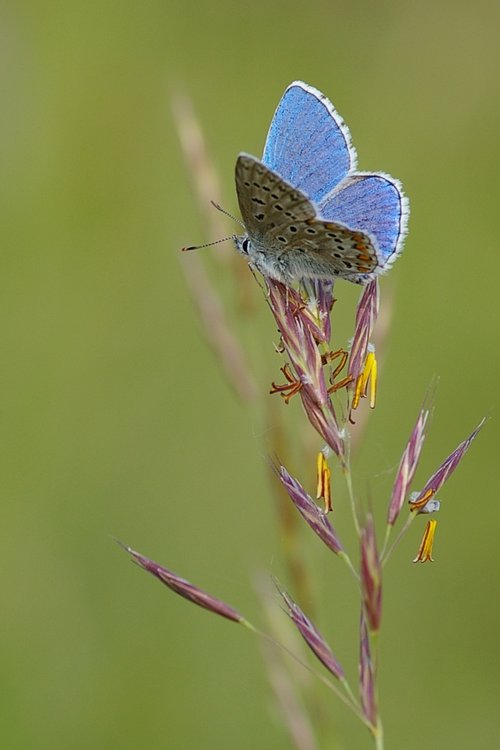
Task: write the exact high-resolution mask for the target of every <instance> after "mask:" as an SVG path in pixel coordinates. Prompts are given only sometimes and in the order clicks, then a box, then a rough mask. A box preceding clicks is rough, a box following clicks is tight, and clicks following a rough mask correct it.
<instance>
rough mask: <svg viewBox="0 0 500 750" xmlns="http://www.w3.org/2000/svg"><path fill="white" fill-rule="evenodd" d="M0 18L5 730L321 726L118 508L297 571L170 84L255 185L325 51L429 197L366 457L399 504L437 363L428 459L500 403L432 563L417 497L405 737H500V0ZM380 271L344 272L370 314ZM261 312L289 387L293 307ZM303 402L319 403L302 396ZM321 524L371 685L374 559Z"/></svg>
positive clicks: (335, 714)
mask: <svg viewBox="0 0 500 750" xmlns="http://www.w3.org/2000/svg"><path fill="white" fill-rule="evenodd" d="M0 22H1V28H0V33H1V44H0V56H1V65H0V78H1V84H2V85H1V87H2V96H1V97H0V106H1V107H2V110H3V111H2V116H1V121H0V129H1V130H0V161H1V164H2V179H1V183H0V190H1V201H2V207H1V215H2V228H3V241H2V248H3V251H2V273H1V276H0V284H1V293H0V309H1V320H2V329H3V334H2V383H3V388H2V391H3V398H2V400H1V403H2V407H1V408H2V422H3V428H2V436H3V438H2V442H3V445H2V451H1V456H2V459H1V460H2V466H1V476H2V487H3V500H2V520H1V528H2V545H1V554H2V564H1V571H2V573H1V575H2V592H3V597H2V598H3V602H4V604H3V612H2V617H1V625H0V627H1V639H0V641H1V642H0V649H1V669H0V674H1V683H2V696H3V699H2V701H1V702H0V727H1V729H0V734H1V736H2V746H3V747H5V748H9V750H18V749H19V750H20V749H22V750H25V749H26V750H27V749H28V748H30V749H31V748H33V747H37V748H38V749H39V750H44V749H45V748H50V749H51V750H53V749H54V748H63V747H64V748H65V747H71V748H76V749H78V748H90V747H92V748H106V749H108V748H110V749H112V748H121V750H127V749H131V748H137V747H139V748H145V747H148V748H151V749H154V748H158V749H159V748H175V749H176V750H177V749H178V750H183V749H184V748H192V747H205V748H220V749H221V750H223V749H224V748H232V747H235V746H237V747H238V748H239V749H240V750H250V749H253V748H256V747H258V748H276V750H278V749H279V748H288V747H290V746H291V745H290V741H289V739H288V736H287V734H286V731H285V730H284V729H283V727H282V724H281V722H280V718H279V714H278V712H277V711H276V709H275V708H274V704H273V699H272V697H271V693H270V690H269V687H268V684H267V680H266V677H265V673H264V669H263V667H262V665H261V662H260V658H259V648H258V645H257V643H256V642H255V641H254V640H252V638H251V637H249V636H248V635H247V634H246V633H245V632H244V631H241V630H240V629H239V628H237V627H235V626H234V625H232V624H230V623H227V622H223V621H219V620H218V619H217V618H215V617H212V616H210V615H209V614H208V613H205V612H202V611H201V610H199V609H195V608H193V607H190V606H189V605H188V604H187V603H186V602H184V601H182V600H180V599H176V598H175V597H174V596H173V595H171V594H170V593H169V592H168V591H167V590H166V589H162V588H161V587H160V586H159V584H158V583H157V582H155V581H153V580H152V579H150V578H148V577H147V576H146V575H145V574H144V573H143V572H142V571H140V570H138V569H136V568H134V567H133V566H132V565H130V563H129V562H128V560H127V558H126V556H125V555H124V554H123V552H122V551H120V550H119V548H118V547H116V546H115V545H114V543H113V541H112V536H116V537H119V538H120V539H122V540H123V541H125V542H126V543H128V544H130V545H132V546H134V547H135V548H136V549H138V550H140V551H141V552H143V553H145V554H148V555H150V556H151V557H152V558H153V559H156V560H158V561H161V562H163V563H165V564H166V565H168V566H170V567H171V568H173V569H174V570H176V571H178V572H179V573H181V574H182V575H184V576H186V577H187V578H190V579H191V580H193V581H195V582H197V583H198V584H199V585H202V586H204V587H206V588H207V589H208V590H209V591H211V592H213V593H214V594H216V595H219V596H221V597H222V598H224V599H226V600H227V601H229V602H230V603H232V604H233V605H234V606H236V607H238V608H239V609H240V610H242V611H243V612H244V613H246V614H247V615H248V616H249V617H250V618H251V619H253V620H256V621H257V622H259V621H261V615H260V606H259V604H258V602H257V600H256V598H255V594H254V592H253V584H252V579H253V577H254V575H255V573H256V572H257V571H260V570H265V571H272V572H273V573H274V574H277V575H285V574H284V572H283V566H282V562H281V560H282V551H281V539H280V536H281V532H280V531H279V528H278V525H277V523H276V514H275V512H274V508H273V501H272V498H271V495H270V492H269V488H268V483H267V478H266V462H265V456H266V441H267V440H268V439H269V435H268V434H267V433H266V430H267V428H266V425H265V422H264V420H263V417H262V415H261V414H260V413H259V410H258V409H252V408H247V407H243V406H242V405H241V404H240V403H239V402H238V401H237V400H236V399H235V397H234V395H233V393H232V391H231V389H230V388H229V387H228V385H227V383H226V381H225V380H224V378H223V377H222V375H221V371H220V367H219V363H218V362H217V360H216V358H214V356H213V355H212V353H211V351H210V350H209V347H208V346H207V343H206V341H205V338H204V335H203V332H202V330H201V328H200V326H199V323H198V320H197V315H196V312H195V309H194V305H193V301H192V299H191V298H190V296H189V294H188V293H187V291H186V285H185V281H184V278H183V273H182V268H181V263H180V260H181V257H180V255H179V253H178V248H179V247H180V246H182V245H183V244H186V243H188V244H189V243H193V242H202V241H204V240H206V239H208V237H207V228H206V226H205V223H204V221H203V220H202V219H201V218H200V215H199V213H198V210H197V204H196V200H195V199H194V196H193V193H192V190H191V185H190V179H189V177H188V175H187V173H186V169H185V165H184V162H183V158H182V154H181V150H180V146H179V142H178V138H177V135H176V131H175V127H174V123H173V120H172V115H171V108H170V96H171V92H172V90H173V89H174V88H176V89H177V90H178V89H181V90H185V91H186V92H188V93H189V94H190V96H191V97H192V99H193V102H194V105H195V108H196V111H197V114H198V116H199V118H200V121H201V123H202V124H203V128H204V132H205V135H206V138H207V142H208V146H209V148H210V152H211V154H212V156H213V158H214V161H215V163H216V164H217V167H218V171H219V175H220V177H221V180H222V184H223V190H224V196H225V197H224V200H225V207H226V208H227V209H228V210H231V211H233V212H236V211H237V208H236V200H235V196H234V189H233V184H232V180H233V177H232V175H233V165H234V161H235V157H236V155H237V153H238V152H239V151H240V150H245V151H249V152H251V153H255V154H257V155H258V154H260V152H261V149H262V146H263V143H264V139H265V135H266V132H267V127H268V125H269V122H270V119H271V116H272V113H273V111H274V108H275V106H276V105H277V103H278V100H279V98H280V96H281V94H282V92H283V90H284V89H285V87H286V85H287V84H288V83H290V82H291V81H292V80H294V79H296V78H300V79H303V80H305V81H307V82H308V83H310V84H312V85H314V86H317V87H318V88H320V89H321V90H322V91H324V92H325V93H326V94H327V95H328V96H329V97H330V98H331V99H332V101H333V102H334V103H335V105H336V106H337V108H338V109H339V111H340V112H341V113H342V115H343V117H344V118H345V119H346V121H347V123H348V124H349V126H350V129H351V132H352V134H353V138H354V142H355V144H356V147H357V149H358V153H359V157H360V159H359V163H360V168H361V169H364V170H369V169H375V170H376V169H381V170H385V171H387V172H389V173H392V174H394V175H396V176H397V177H399V178H400V179H401V180H402V181H403V184H404V186H405V189H406V192H407V193H408V195H409V196H410V199H411V206H412V217H411V223H410V235H409V239H408V241H407V245H406V251H405V253H404V254H403V256H402V257H401V259H400V260H399V261H398V262H397V264H396V266H395V267H394V270H393V271H392V273H391V275H390V277H389V278H387V279H384V280H383V281H382V294H383V295H384V296H385V297H387V298H389V297H391V298H392V304H393V312H394V315H393V323H392V331H391V334H390V339H389V344H388V347H387V352H386V359H385V366H384V373H383V377H382V382H381V386H380V393H379V404H378V407H377V410H376V411H375V413H374V414H373V415H371V420H370V427H369V429H368V432H367V434H366V441H365V443H364V445H363V449H362V451H361V453H360V456H359V461H358V467H357V474H356V477H357V487H358V489H359V491H360V492H362V493H363V494H370V495H371V496H372V499H373V503H374V505H375V509H376V513H377V517H378V518H379V519H382V518H383V515H384V508H385V504H386V499H387V495H388V493H389V492H390V488H391V484H392V478H393V472H394V469H395V467H396V466H397V462H398V460H399V457H400V454H401V452H402V450H403V447H404V444H405V441H406V439H407V437H408V434H409V431H410V429H411V427H412V425H413V423H414V420H415V417H416V414H417V411H418V408H419V406H420V403H421V400H422V398H423V396H424V394H425V392H426V390H427V388H428V387H429V384H430V383H431V381H432V379H433V378H434V377H435V376H436V375H437V376H439V377H440V381H439V385H438V388H437V392H436V397H435V405H436V409H435V415H434V419H433V423H432V426H431V431H430V434H429V437H428V441H427V444H426V447H425V451H424V455H423V458H422V461H421V465H420V469H419V473H418V476H417V482H416V486H417V487H418V486H422V484H423V482H424V481H425V480H426V479H427V478H428V476H429V475H430V473H432V471H434V469H435V468H436V467H437V465H438V464H439V463H440V461H441V460H442V459H443V458H444V457H445V456H446V455H447V454H448V453H449V452H450V451H451V450H452V449H453V448H454V447H455V446H456V445H457V444H458V443H459V442H460V441H461V440H462V439H464V438H465V437H466V435H467V434H468V433H469V432H470V431H471V430H472V429H473V427H474V426H475V425H476V424H477V423H478V421H479V419H480V418H481V417H482V416H483V415H487V416H491V417H492V419H491V420H490V421H489V422H488V424H487V425H486V427H485V428H484V430H483V432H482V434H481V435H480V437H479V438H478V439H477V440H476V442H475V443H474V445H473V446H472V448H471V450H470V452H469V454H468V456H467V457H466V459H465V461H464V462H463V464H462V465H461V467H460V468H459V470H458V471H457V473H456V474H455V475H454V476H453V478H452V479H451V480H450V481H449V483H448V485H447V486H446V488H445V489H444V490H443V492H442V493H441V495H442V498H443V499H444V500H445V503H444V506H443V510H442V513H441V514H440V523H439V526H438V532H437V539H436V548H435V558H436V562H435V563H434V565H430V564H429V565H419V566H412V565H411V563H410V560H411V559H412V557H413V556H414V554H415V552H416V549H417V546H418V542H419V538H420V532H421V528H422V527H423V524H420V528H418V529H417V528H416V526H417V524H415V528H412V530H411V533H410V535H409V536H408V538H406V539H405V540H404V542H403V544H402V546H401V548H400V549H399V550H398V553H397V554H396V555H395V557H394V559H393V561H392V564H391V565H390V566H389V568H388V571H387V575H386V589H385V608H384V631H383V637H382V666H381V669H382V673H381V680H382V683H381V702H382V712H383V718H384V722H385V729H386V734H387V744H386V747H387V748H388V749H389V750H390V749H391V748H401V747H404V748H405V750H412V749H413V748H421V747H422V746H423V745H424V744H425V746H426V747H430V748H438V747H439V748H441V749H443V748H452V747H453V748H457V747H458V748H471V747H494V746H497V744H498V743H499V741H500V730H499V727H498V719H497V714H498V707H497V696H498V667H499V664H498V646H497V643H498V632H499V615H500V604H499V599H498V595H497V588H498V579H497V570H498V563H497V559H498V553H497V549H498V524H499V521H500V510H499V508H498V505H497V502H498V488H497V481H498V480H497V466H498V444H499V427H498V420H497V417H498V411H497V397H498V374H497V373H498V368H499V365H500V353H499V349H498V345H497V344H498V313H497V306H498V291H497V288H498V276H499V273H500V254H499V250H498V237H499V218H498V217H499V212H498V199H499V188H498V163H499V153H500V150H499V141H498V133H499V125H500V123H499V115H500V100H499V97H498V70H499V62H500V49H499V45H498V28H499V23H500V5H499V4H498V3H497V2H495V0H489V1H484V0H479V1H478V2H476V3H473V4H472V3H470V2H465V1H464V0H458V2H457V1H456V0H455V1H454V2H451V0H447V1H445V0H432V2H431V0H424V1H423V2H420V3H412V2H396V1H395V0H392V2H391V1H390V0H385V1H384V0H382V2H376V3H375V2H368V1H367V0H364V1H363V2H355V1H354V2H352V1H351V2H347V1H345V2H334V1H331V2H326V1H323V2H321V0H312V1H311V2H309V3H303V2H298V1H297V0H287V2H283V0H279V1H278V2H275V3H268V2H266V3H264V2H255V3H253V4H235V3H233V2H229V1H227V2H206V0H201V2H197V3H194V2H189V0H187V1H186V0H170V2H168V1H167V2H165V1H163V2H159V1H157V2H154V1H153V0H146V1H145V2H140V3H139V2H136V3H133V2H129V3H123V2H111V1H109V0H104V2H103V1H101V2H93V1H91V2H87V3H83V2H82V3H77V2H72V1H71V0H68V1H67V2H50V1H48V2H44V3H34V2H33V3H23V2H15V3H14V2H13V3H11V4H10V5H9V4H4V5H3V6H2V9H1V11H0ZM232 231H234V227H233V224H232V222H231V221H230V220H229V219H228V220H227V232H228V233H230V232H232ZM232 253H233V250H232V248H231V247H230V245H229V244H227V245H224V246H221V248H220V249H219V250H218V251H217V255H218V256H219V257H224V256H226V255H228V254H232ZM206 257H208V255H207V256H206ZM187 262H188V263H189V259H187ZM225 267H227V268H228V277H229V276H230V272H229V268H230V267H229V266H224V265H222V266H219V270H218V271H217V274H218V276H219V277H221V276H222V277H223V276H224V273H223V272H222V271H221V270H220V269H221V268H222V269H224V268H225ZM231 284H232V281H228V282H225V280H224V279H223V281H222V286H223V287H224V289H223V291H224V294H225V297H226V301H227V302H228V303H229V304H230V305H231V304H232V303H231V300H232V299H234V296H235V291H234V290H232V291H231ZM358 292H359V290H357V289H354V288H351V287H349V286H348V285H347V284H339V285H338V287H337V297H338V298H339V307H338V309H339V313H338V315H339V320H342V321H343V322H344V323H345V325H346V326H347V324H348V323H349V321H350V320H352V315H353V306H354V304H355V300H356V298H357V295H358ZM261 306H262V308H263V307H264V306H263V305H261ZM229 309H230V310H235V309H237V305H236V306H235V305H234V304H233V305H232V306H230V307H229ZM233 314H234V313H233ZM235 317H236V316H235ZM235 325H236V329H237V330H240V331H241V335H242V337H243V340H245V341H248V342H249V358H250V361H252V362H253V363H254V364H255V365H256V366H257V373H258V378H259V383H258V385H259V388H260V389H261V390H262V392H263V393H266V392H267V389H268V386H269V380H270V379H271V378H273V377H274V378H276V377H277V375H278V372H277V371H278V364H279V362H278V360H277V358H276V356H275V355H274V353H273V347H272V342H273V340H274V339H275V333H274V329H273V326H272V324H271V321H270V320H269V316H268V315H267V313H266V311H265V310H264V309H262V310H261V312H259V313H258V314H256V316H255V321H254V322H249V320H248V319H246V320H243V319H242V320H240V319H237V320H235ZM349 335H350V330H349V328H348V327H347V328H346V329H345V330H343V333H342V337H343V339H342V341H340V343H342V342H343V340H344V338H346V337H347V336H349ZM276 406H280V404H278V403H277V402H276ZM287 416H289V417H290V422H289V423H290V424H293V423H294V422H293V420H294V419H296V422H295V424H297V425H299V424H302V421H301V420H300V412H299V408H298V403H297V404H295V405H293V404H292V405H291V406H290V407H289V413H288V415H287ZM291 437H292V442H293V438H294V436H293V435H292V436H291ZM315 447H316V448H317V447H319V444H318V445H316V446H315ZM300 472H301V477H302V478H303V479H304V480H305V479H307V475H308V472H310V473H311V474H312V467H310V468H308V467H306V466H303V467H301V468H300ZM340 484H341V483H340V478H339V477H338V476H337V477H336V476H335V474H334V493H335V492H336V488H337V487H339V489H338V492H339V493H340ZM366 490H368V491H367V492H365V491H366ZM339 505H340V506H341V508H340V510H339V515H340V516H342V508H343V507H344V506H343V505H342V504H341V502H340V500H339ZM339 524H340V527H341V528H342V529H343V522H342V521H339ZM346 533H347V532H346ZM303 545H304V556H305V558H306V559H307V560H308V563H310V564H311V574H312V575H313V577H314V585H315V587H316V589H317V592H318V593H319V594H321V597H322V602H323V603H322V607H321V614H319V615H318V624H319V625H320V626H321V628H322V629H323V630H324V631H325V634H326V635H328V638H329V639H330V641H331V643H332V644H333V646H334V649H335V651H336V653H337V655H338V656H339V658H340V659H341V660H342V661H343V663H345V664H346V665H347V666H348V668H349V671H350V675H351V676H353V678H354V681H355V664H356V658H357V655H356V651H357V645H356V628H357V605H356V601H355V595H354V592H353V591H352V587H351V585H350V581H349V579H348V575H347V573H346V571H345V570H344V569H343V568H342V566H341V565H340V564H338V565H337V564H336V561H335V560H334V561H333V564H332V561H331V558H330V557H329V556H328V555H326V554H325V553H324V552H323V550H319V549H317V548H318V544H315V543H314V540H313V539H312V538H311V537H310V535H308V534H306V533H304V534H303ZM285 581H286V578H285ZM306 604H307V603H306ZM320 692H324V691H320ZM326 698H327V702H328V704H329V709H328V710H329V711H330V712H331V717H332V722H333V724H334V730H333V731H334V732H336V733H337V741H335V740H334V739H332V738H331V737H332V735H330V739H329V743H328V744H325V743H324V744H323V745H322V746H323V747H326V746H328V747H330V748H332V747H338V748H353V747H356V748H360V749H361V748H364V747H366V748H369V747H371V743H370V738H369V736H368V735H367V734H366V733H365V732H364V730H363V729H362V728H360V727H358V726H357V724H356V722H355V720H354V718H352V717H351V716H350V715H346V713H345V711H344V710H343V709H342V707H340V706H339V705H338V703H337V702H336V701H335V700H334V699H331V698H330V696H326ZM320 746H321V745H320Z"/></svg>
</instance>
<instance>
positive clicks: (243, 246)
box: [241, 237, 250, 255]
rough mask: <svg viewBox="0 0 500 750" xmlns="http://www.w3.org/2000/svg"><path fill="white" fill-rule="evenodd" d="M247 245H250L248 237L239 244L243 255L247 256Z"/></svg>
mask: <svg viewBox="0 0 500 750" xmlns="http://www.w3.org/2000/svg"><path fill="white" fill-rule="evenodd" d="M249 245H250V241H249V239H248V237H245V239H244V240H243V242H242V243H241V249H242V250H243V252H244V253H245V254H246V255H248V246H249Z"/></svg>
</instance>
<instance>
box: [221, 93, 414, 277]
mask: <svg viewBox="0 0 500 750" xmlns="http://www.w3.org/2000/svg"><path fill="white" fill-rule="evenodd" d="M355 166H356V152H355V150H354V147H353V146H352V144H351V140H350V136H349V131H348V129H347V127H346V125H345V124H344V123H343V121H342V120H341V118H340V117H339V116H338V114H337V113H336V111H335V110H334V108H333V106H332V105H331V104H330V102H329V101H328V100H327V99H326V97H324V96H323V95H322V94H321V93H320V92H319V91H317V90H316V89H313V88H312V87H310V86H307V84H304V83H301V82H295V83H292V84H291V85H290V86H289V87H288V89H287V90H286V91H285V94H284V95H283V98H282V100H281V102H280V104H279V105H278V108H277V110H276V113H275V115H274V118H273V120H272V123H271V127H270V130H269V134H268V137H267V141H266V146H265V149H264V156H263V159H262V161H260V160H259V159H256V158H255V157H253V156H250V155H249V154H240V155H239V156H238V159H237V161H236V170H235V181H236V192H237V196H238V202H239V206H240V211H241V215H242V218H243V223H244V225H245V229H246V234H245V235H243V236H240V237H235V238H234V239H235V244H236V248H237V250H238V252H240V253H241V254H242V255H245V256H246V257H247V258H248V260H249V262H250V264H251V265H253V266H255V267H256V268H257V269H258V270H259V271H260V272H261V273H262V274H263V275H264V276H270V277H272V278H274V279H277V280H279V281H282V282H283V283H285V284H288V285H290V284H291V283H293V282H294V281H298V280H300V279H334V278H336V277H341V278H344V279H346V280H348V281H352V282H355V283H366V282H367V281H369V280H370V279H371V278H373V277H374V276H375V275H376V274H378V273H380V272H383V271H384V270H386V269H387V268H388V267H389V266H390V265H391V264H392V262H393V260H394V259H395V257H397V255H398V254H399V253H400V252H401V249H402V242H403V239H404V236H405V232H406V222H407V216H408V204H407V200H406V199H405V198H404V196H403V193H402V190H401V187H400V184H399V182H398V181H397V180H395V179H394V178H392V177H390V176H389V175H385V174H382V173H362V172H357V171H356V169H355Z"/></svg>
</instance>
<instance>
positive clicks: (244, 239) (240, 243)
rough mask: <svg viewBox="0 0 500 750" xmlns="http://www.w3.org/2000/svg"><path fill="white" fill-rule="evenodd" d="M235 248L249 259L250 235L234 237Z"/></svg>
mask: <svg viewBox="0 0 500 750" xmlns="http://www.w3.org/2000/svg"><path fill="white" fill-rule="evenodd" d="M232 240H233V242H234V246H235V248H236V250H237V251H238V252H239V254H240V255H243V256H245V257H248V255H249V253H250V239H249V237H248V234H240V235H236V234H235V235H233V237H232Z"/></svg>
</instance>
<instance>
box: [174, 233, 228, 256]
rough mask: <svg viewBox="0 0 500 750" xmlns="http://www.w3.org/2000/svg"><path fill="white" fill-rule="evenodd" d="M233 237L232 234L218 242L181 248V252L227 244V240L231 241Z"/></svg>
mask: <svg viewBox="0 0 500 750" xmlns="http://www.w3.org/2000/svg"><path fill="white" fill-rule="evenodd" d="M233 237H234V234H232V235H231V236H230V237H222V239H220V240H214V241H213V242H205V244H204V245H189V246H188V247H181V251H182V252H183V253H185V252H187V251H188V250H200V249H201V248H202V247H212V245H218V244H219V242H227V241H228V240H232V239H233Z"/></svg>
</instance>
